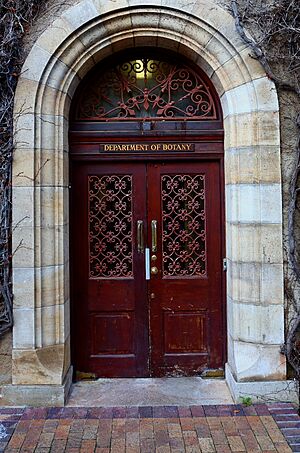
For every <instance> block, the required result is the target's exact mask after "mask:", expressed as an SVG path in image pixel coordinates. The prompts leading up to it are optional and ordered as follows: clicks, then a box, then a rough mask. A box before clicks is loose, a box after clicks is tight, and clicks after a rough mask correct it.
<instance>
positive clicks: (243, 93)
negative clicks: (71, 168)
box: [6, 0, 286, 404]
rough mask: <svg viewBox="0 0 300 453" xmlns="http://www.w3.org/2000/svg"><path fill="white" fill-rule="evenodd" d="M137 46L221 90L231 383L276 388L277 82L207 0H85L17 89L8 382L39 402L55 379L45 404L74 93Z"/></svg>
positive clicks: (53, 369) (54, 369)
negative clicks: (195, 70) (192, 69)
mask: <svg viewBox="0 0 300 453" xmlns="http://www.w3.org/2000/svg"><path fill="white" fill-rule="evenodd" d="M178 3H180V5H179V4H178ZM139 46H152V47H153V46H157V47H161V48H165V49H172V50H173V51H175V52H178V54H183V55H185V56H186V57H188V58H190V59H191V60H192V61H193V62H194V63H195V64H196V65H199V66H200V67H201V68H202V69H203V70H204V71H205V72H206V73H207V74H208V76H210V77H211V80H212V81H213V83H214V85H215V87H216V89H217V91H218V94H219V96H220V99H221V103H222V108H223V113H224V129H225V184H226V242H227V262H228V271H227V300H228V367H227V378H228V382H229V383H230V385H231V389H232V391H233V393H234V394H235V395H238V392H239V391H242V390H240V387H239V386H240V384H239V383H240V382H247V381H255V380H259V381H262V382H264V384H265V385H268V388H270V381H272V382H273V383H274V385H275V384H276V386H277V387H276V388H280V382H279V381H282V380H284V379H285V377H286V374H285V373H286V371H285V360H284V358H283V356H281V355H280V351H279V345H280V344H281V343H282V342H283V338H284V337H283V335H284V332H283V327H284V314H283V269H282V219H281V175H280V147H279V146H280V142H279V115H278V100H277V94H276V90H275V87H274V85H273V84H272V82H271V81H270V80H269V79H268V78H267V77H266V74H265V72H264V71H263V68H262V67H261V66H260V64H259V63H258V62H257V61H256V60H255V59H254V58H252V57H251V50H250V49H249V48H248V47H247V46H246V45H245V44H244V43H243V42H242V40H241V39H240V37H239V36H238V34H237V33H236V31H235V26H234V21H233V18H232V17H231V16H230V15H229V14H228V13H227V12H226V11H224V10H223V9H221V8H220V7H219V6H216V4H215V2H214V1H213V0H211V1H207V0H205V1H204V0H203V1H202V0H201V1H199V0H193V1H192V2H188V3H187V2H178V1H176V0H163V1H160V0H159V1H158V0H147V1H143V2H140V1H139V0H119V1H118V2H102V1H101V0H82V1H81V2H79V3H77V4H76V5H75V6H73V7H71V8H69V9H67V10H66V11H65V12H64V13H63V14H62V15H61V17H60V18H59V19H56V20H55V21H54V22H53V23H52V24H51V25H49V27H48V28H47V29H46V30H45V31H44V33H43V34H42V35H41V36H40V37H39V39H38V40H37V41H36V43H35V44H34V46H33V47H32V49H31V52H30V53H29V55H28V57H27V59H26V61H25V63H24V66H23V70H22V75H21V77H20V79H19V83H18V87H17V92H16V97H15V118H16V123H15V124H16V127H15V134H16V150H15V156H14V166H13V224H14V226H15V228H14V234H13V247H14V248H16V247H17V246H18V244H20V241H22V246H21V247H19V248H18V250H17V252H16V253H15V255H14V259H13V284H14V295H15V298H14V319H15V326H14V332H13V377H12V383H13V384H14V385H13V386H11V387H9V386H7V388H6V393H7V394H8V395H9V394H10V395H13V396H11V398H12V399H14V400H17V399H18V398H19V399H18V401H20V399H21V400H22V398H23V401H24V402H26V403H30V402H32V400H31V399H30V398H31V397H30V396H29V394H27V395H26V396H24V397H23V396H22V395H24V392H23V393H22V389H23V390H24V388H25V387H26V388H27V387H28V386H29V388H32V386H35V388H36V390H37V389H38V392H39V393H37V391H36V392H35V393H36V395H37V394H38V395H40V396H38V397H36V399H35V403H38V402H39V401H40V402H41V404H46V403H47V397H45V395H48V394H49V392H51V394H52V395H53V398H54V400H53V399H52V404H54V403H55V404H63V402H64V396H65V394H66V392H67V391H68V388H69V386H70V382H71V371H70V370H71V367H70V365H71V364H70V337H69V332H70V329H69V270H68V269H69V262H68V260H69V251H68V135H67V133H68V112H69V107H70V102H71V99H72V96H73V94H74V92H75V89H76V87H77V86H78V84H79V82H80V80H81V79H82V78H83V77H84V76H85V74H87V72H88V71H89V69H91V68H92V67H93V66H94V65H95V63H97V62H99V61H101V60H102V59H103V58H104V57H106V56H108V55H110V54H112V53H114V52H116V51H119V50H122V49H125V48H128V47H139ZM29 364H30V367H29ZM267 381H268V382H267ZM245 385H248V384H245ZM249 385H250V384H249ZM278 386H279V387H278ZM47 392H48V393H47ZM263 392H264V390H263ZM248 393H249V390H248ZM38 398H40V399H38Z"/></svg>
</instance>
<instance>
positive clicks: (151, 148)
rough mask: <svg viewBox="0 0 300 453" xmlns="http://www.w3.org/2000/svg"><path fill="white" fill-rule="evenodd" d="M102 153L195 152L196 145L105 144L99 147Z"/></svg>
mask: <svg viewBox="0 0 300 453" xmlns="http://www.w3.org/2000/svg"><path fill="white" fill-rule="evenodd" d="M99 151H100V152H102V153H112V152H113V153H115V152H116V153H130V152H133V153H139V152H140V153H145V152H155V151H157V152H164V151H166V152H170V151H171V152H172V151H175V152H176V151H179V152H194V151H195V143H104V144H101V145H99Z"/></svg>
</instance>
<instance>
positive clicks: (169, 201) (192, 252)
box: [161, 175, 206, 277]
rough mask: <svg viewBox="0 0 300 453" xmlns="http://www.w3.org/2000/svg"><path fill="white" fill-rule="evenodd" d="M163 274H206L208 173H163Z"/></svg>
mask: <svg viewBox="0 0 300 453" xmlns="http://www.w3.org/2000/svg"><path fill="white" fill-rule="evenodd" d="M161 198H162V200H161V201H162V210H163V212H162V227H163V232H162V247H163V276H165V277H170V276H172V277H176V276H181V277H182V276H187V277H188V276H205V275H206V241H205V175H195V176H194V175H162V177H161Z"/></svg>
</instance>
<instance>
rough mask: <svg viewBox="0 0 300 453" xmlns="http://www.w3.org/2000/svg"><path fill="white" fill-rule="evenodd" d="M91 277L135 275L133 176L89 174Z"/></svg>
mask: <svg viewBox="0 0 300 453" xmlns="http://www.w3.org/2000/svg"><path fill="white" fill-rule="evenodd" d="M88 190H89V276H90V278H108V277H113V278H116V277H132V275H133V271H132V176H130V175H105V176H101V177H99V176H89V178H88Z"/></svg>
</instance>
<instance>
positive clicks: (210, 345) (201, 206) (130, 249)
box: [71, 161, 224, 377]
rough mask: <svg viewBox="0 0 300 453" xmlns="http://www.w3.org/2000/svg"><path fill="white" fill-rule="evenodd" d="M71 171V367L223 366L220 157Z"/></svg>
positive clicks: (134, 373) (112, 373)
mask: <svg viewBox="0 0 300 453" xmlns="http://www.w3.org/2000/svg"><path fill="white" fill-rule="evenodd" d="M72 173H73V177H72V179H73V185H72V212H73V217H72V228H73V233H72V244H71V251H72V263H73V266H72V280H73V285H72V287H73V295H72V307H73V331H72V335H73V337H72V343H73V362H74V364H75V367H76V369H77V370H78V371H83V372H91V373H95V375H96V376H98V377H101V376H103V377H146V376H175V375H197V374H199V373H201V372H202V371H203V370H205V369H209V368H212V369H215V368H219V367H222V366H223V350H224V334H223V326H224V320H223V311H222V244H221V236H222V235H221V232H222V225H221V218H222V216H221V200H220V194H221V189H220V168H219V163H218V162H217V161H197V162H126V163H124V162H109V163H108V162H105V163H95V162H90V163H89V162H77V163H76V162H75V163H74V165H73V168H72ZM74 326H75V327H74Z"/></svg>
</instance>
